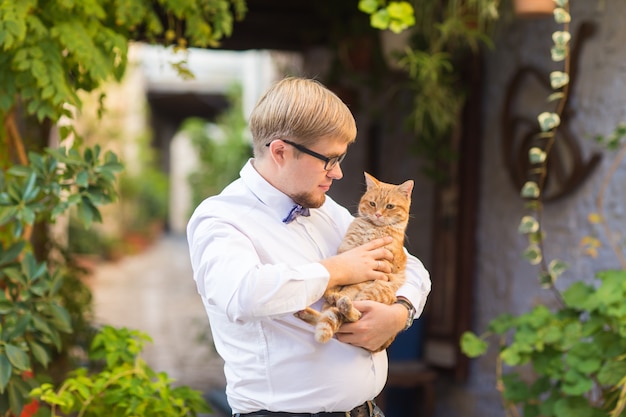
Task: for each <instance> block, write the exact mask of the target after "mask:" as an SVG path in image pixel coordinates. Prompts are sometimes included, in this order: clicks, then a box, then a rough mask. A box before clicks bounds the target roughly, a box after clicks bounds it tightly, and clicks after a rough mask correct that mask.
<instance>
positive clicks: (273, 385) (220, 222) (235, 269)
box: [187, 78, 430, 417]
mask: <svg viewBox="0 0 626 417" xmlns="http://www.w3.org/2000/svg"><path fill="white" fill-rule="evenodd" d="M250 130H251V133H252V137H253V142H254V143H253V145H254V158H253V159H251V160H249V161H248V162H247V164H246V165H245V166H244V167H243V168H242V170H241V177H240V178H239V179H237V180H236V181H234V182H233V183H232V184H230V185H229V186H228V187H226V188H225V189H224V191H223V192H222V193H221V194H219V195H218V196H214V197H210V198H208V199H206V200H205V201H204V202H203V203H201V204H200V205H199V206H198V208H197V209H196V210H195V212H194V214H193V215H192V217H191V219H190V221H189V224H188V227H187V237H188V242H189V248H190V255H191V262H192V266H193V270H194V280H195V281H196V284H197V288H198V292H199V294H200V296H201V298H202V301H203V303H204V306H205V308H206V312H207V315H208V317H209V321H210V326H211V331H212V334H213V339H214V343H215V346H216V349H217V351H218V353H219V354H220V356H221V357H222V358H223V359H224V362H225V365H224V373H225V375H226V382H227V387H226V394H227V397H228V403H229V405H230V407H231V409H232V410H233V413H235V415H246V414H249V415H256V416H259V415H267V416H270V415H273V414H275V413H277V412H279V413H281V415H282V416H289V415H297V416H303V415H311V414H317V413H322V414H321V415H325V414H324V413H331V415H333V414H336V415H337V416H339V415H341V416H344V417H345V416H346V412H348V413H349V415H351V416H352V417H357V416H358V417H365V416H373V415H374V414H376V415H381V414H382V413H380V410H378V409H377V407H375V405H374V404H373V403H372V402H371V400H373V398H374V397H376V395H378V394H379V393H380V391H381V390H382V389H383V386H384V384H385V381H386V378H387V355H386V353H385V352H384V351H383V352H379V353H376V354H372V353H371V352H370V351H368V350H367V349H375V348H377V347H379V346H381V345H382V344H383V342H384V341H386V340H387V339H389V338H390V337H391V336H392V335H395V334H396V333H398V332H399V331H401V330H403V329H404V328H405V327H407V323H408V324H409V325H410V321H411V319H412V317H413V315H415V314H421V312H422V310H423V308H424V304H425V302H426V297H427V295H428V293H429V292H430V279H429V275H428V272H427V271H426V270H425V269H424V267H423V265H422V263H421V262H420V261H419V260H417V259H416V258H415V257H413V256H410V255H409V260H408V262H407V283H406V284H405V285H404V286H403V287H402V288H401V289H400V290H399V291H398V297H399V299H401V300H402V303H398V304H394V305H391V306H389V305H385V304H380V303H376V302H372V301H361V302H355V307H356V308H358V309H359V310H360V311H361V312H362V313H363V316H362V318H361V319H360V320H359V321H357V322H356V323H349V324H345V325H343V326H342V328H341V329H340V331H339V332H338V334H337V337H336V339H331V340H330V341H329V342H328V343H326V344H320V343H318V342H316V341H315V339H314V337H313V335H314V329H313V327H312V326H311V325H309V324H307V323H305V322H303V321H301V320H300V319H298V318H296V317H294V313H295V312H297V311H299V310H302V309H304V308H305V307H307V306H309V305H313V307H314V308H316V309H318V310H319V308H320V306H321V300H320V298H321V297H322V294H323V293H324V291H325V290H326V288H328V287H331V286H335V285H340V284H351V283H357V282H362V281H367V280H373V279H386V275H385V273H388V272H390V270H389V266H388V263H387V262H381V261H382V260H385V259H390V258H391V253H390V252H389V251H388V250H387V249H385V248H384V245H385V244H387V243H389V242H390V240H389V239H390V238H383V239H378V240H375V241H372V242H370V243H368V244H365V245H363V246H360V247H358V248H356V249H353V250H350V251H347V252H344V253H342V254H340V255H336V253H337V248H338V246H339V244H340V243H341V240H342V237H343V235H344V233H345V232H346V230H347V228H348V225H349V224H350V222H351V221H352V219H353V217H352V215H351V214H350V213H349V212H348V210H346V209H345V208H343V207H341V206H340V205H338V204H337V203H336V202H335V201H333V200H332V199H331V198H330V197H328V196H326V193H327V191H328V190H329V189H330V186H331V184H332V182H333V180H338V179H341V178H342V176H343V173H342V171H341V161H342V160H343V158H344V157H345V155H346V151H347V148H348V146H349V144H351V143H352V142H353V141H354V140H355V139H356V124H355V121H354V117H353V116H352V114H351V113H350V110H349V109H348V108H347V106H346V105H345V104H344V103H343V102H342V101H341V100H340V99H339V98H338V97H337V96H336V95H335V94H334V93H332V92H331V91H330V90H328V89H326V88H325V87H324V86H323V85H321V84H320V83H318V82H317V81H314V80H309V79H302V78H285V79H283V80H281V81H279V82H278V83H276V84H274V85H273V86H272V87H271V88H270V89H269V90H268V91H267V92H266V93H265V95H264V96H263V97H262V98H261V99H260V100H259V102H258V103H257V105H256V107H255V109H254V110H253V112H252V114H251V117H250Z"/></svg>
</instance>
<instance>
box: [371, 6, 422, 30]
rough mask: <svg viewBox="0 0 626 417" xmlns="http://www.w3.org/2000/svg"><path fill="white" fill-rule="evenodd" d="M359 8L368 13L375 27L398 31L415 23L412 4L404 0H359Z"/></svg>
mask: <svg viewBox="0 0 626 417" xmlns="http://www.w3.org/2000/svg"><path fill="white" fill-rule="evenodd" d="M359 10H360V11H362V12H364V13H367V14H369V15H370V24H371V25H372V27H373V28H376V29H380V30H385V29H389V30H391V31H392V32H394V33H400V32H402V31H403V30H405V29H407V28H409V27H411V26H413V25H414V24H415V17H414V11H413V6H412V5H411V3H409V2H406V1H390V2H389V3H388V4H387V1H386V0H360V1H359Z"/></svg>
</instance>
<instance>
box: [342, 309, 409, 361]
mask: <svg viewBox="0 0 626 417" xmlns="http://www.w3.org/2000/svg"><path fill="white" fill-rule="evenodd" d="M353 304H354V307H355V308H356V309H357V310H359V311H360V312H361V314H362V316H361V319H360V320H358V321H356V322H354V323H345V324H344V325H342V326H341V327H340V328H339V330H338V331H337V339H338V340H339V341H341V342H343V343H349V344H351V345H355V346H359V347H362V348H365V349H367V350H371V351H374V350H376V349H378V348H379V347H380V346H382V345H383V344H384V343H385V342H386V341H387V340H389V339H391V338H392V337H394V336H395V335H396V334H398V332H400V331H401V330H402V329H404V326H405V323H406V319H407V310H406V308H405V307H403V306H401V305H399V304H392V305H387V304H382V303H378V302H376V301H354V302H353Z"/></svg>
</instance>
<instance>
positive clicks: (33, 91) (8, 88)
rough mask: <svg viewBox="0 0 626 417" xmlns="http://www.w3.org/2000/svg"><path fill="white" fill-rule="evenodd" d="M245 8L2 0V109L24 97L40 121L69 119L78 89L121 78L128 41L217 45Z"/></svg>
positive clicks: (238, 0) (170, 1)
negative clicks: (61, 117) (140, 40)
mask: <svg viewBox="0 0 626 417" xmlns="http://www.w3.org/2000/svg"><path fill="white" fill-rule="evenodd" d="M231 7H233V8H234V13H233V12H231ZM245 11H246V6H245V1H244V0H223V1H211V2H207V1H200V0H196V1H183V0H163V1H159V2H152V1H146V0H133V1H114V0H84V1H69V0H68V1H58V2H49V1H43V0H23V1H19V2H12V1H3V2H2V3H1V4H0V47H1V48H2V54H0V68H2V70H0V91H2V94H0V113H2V114H6V113H8V112H10V111H11V109H13V108H14V107H15V106H16V104H18V103H19V102H23V104H24V106H25V108H26V111H27V112H28V114H34V115H37V117H38V119H39V120H40V121H43V120H44V119H46V118H49V119H51V120H54V121H56V120H58V119H59V116H60V115H67V116H68V117H71V116H72V115H71V112H70V110H69V109H68V107H67V105H68V104H70V105H73V106H76V107H78V108H80V104H81V103H80V99H79V97H78V95H77V91H78V90H83V91H92V90H93V89H95V88H96V87H98V86H99V85H100V84H102V83H103V82H104V81H107V80H108V79H109V78H110V77H114V78H115V79H116V80H118V81H119V80H120V79H121V78H122V75H123V74H124V71H125V69H126V64H127V53H128V40H129V39H145V40H148V41H152V42H156V41H159V42H161V43H165V44H170V43H173V42H175V43H176V44H177V45H179V46H181V47H185V46H187V45H193V46H200V47H206V46H217V45H218V44H219V40H220V39H221V38H222V37H223V36H228V35H230V34H231V32H232V27H233V23H234V20H235V19H236V18H237V19H239V18H242V17H243V16H244V15H245ZM161 16H164V17H165V19H164V20H163V19H162V18H161ZM183 21H184V22H185V23H184V24H183ZM70 128H71V127H70Z"/></svg>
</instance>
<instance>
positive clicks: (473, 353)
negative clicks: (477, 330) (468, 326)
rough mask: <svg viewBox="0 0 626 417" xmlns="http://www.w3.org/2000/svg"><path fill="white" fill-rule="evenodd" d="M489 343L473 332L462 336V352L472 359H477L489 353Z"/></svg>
mask: <svg viewBox="0 0 626 417" xmlns="http://www.w3.org/2000/svg"><path fill="white" fill-rule="evenodd" d="M487 347H488V346H487V343H486V342H485V341H484V340H482V339H480V338H479V337H478V336H476V335H475V334H474V333H472V332H464V333H463V334H462V335H461V350H462V351H463V353H465V354H466V355H467V356H468V357H470V358H476V357H478V356H481V355H483V354H484V353H485V352H486V351H487Z"/></svg>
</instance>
